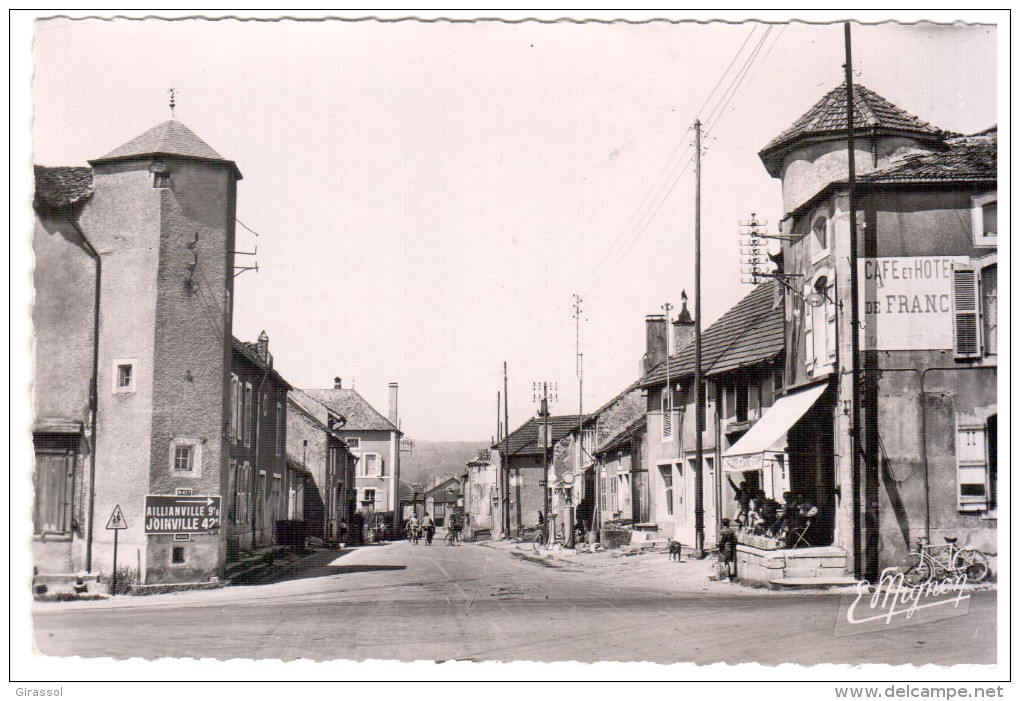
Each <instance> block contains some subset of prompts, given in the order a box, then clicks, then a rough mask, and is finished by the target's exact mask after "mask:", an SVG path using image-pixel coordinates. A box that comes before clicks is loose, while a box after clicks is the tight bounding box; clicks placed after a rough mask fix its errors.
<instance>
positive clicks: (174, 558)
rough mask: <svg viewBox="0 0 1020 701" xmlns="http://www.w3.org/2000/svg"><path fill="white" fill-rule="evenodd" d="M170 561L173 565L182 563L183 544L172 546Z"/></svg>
mask: <svg viewBox="0 0 1020 701" xmlns="http://www.w3.org/2000/svg"><path fill="white" fill-rule="evenodd" d="M170 562H171V563H172V564H174V565H182V564H184V546H182V545H178V546H175V547H174V548H173V552H172V553H171V555H170Z"/></svg>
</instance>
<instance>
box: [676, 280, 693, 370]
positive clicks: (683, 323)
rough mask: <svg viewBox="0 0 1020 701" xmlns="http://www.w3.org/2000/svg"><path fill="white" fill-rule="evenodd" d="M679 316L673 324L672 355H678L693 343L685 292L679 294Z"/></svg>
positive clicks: (691, 325) (690, 319) (691, 322)
mask: <svg viewBox="0 0 1020 701" xmlns="http://www.w3.org/2000/svg"><path fill="white" fill-rule="evenodd" d="M680 300H681V304H680V314H679V316H677V318H676V321H674V322H673V355H680V351H682V350H683V349H684V348H686V347H687V346H689V345H691V344H692V343H694V319H692V318H691V313H690V312H689V311H687V292H686V291H684V292H681V293H680Z"/></svg>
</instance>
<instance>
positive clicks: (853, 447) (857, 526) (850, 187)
mask: <svg viewBox="0 0 1020 701" xmlns="http://www.w3.org/2000/svg"><path fill="white" fill-rule="evenodd" d="M843 38H844V44H845V46H846V63H844V64H843V70H844V72H845V75H846V153H847V168H848V171H849V173H848V176H847V200H848V205H847V206H848V208H849V209H850V237H849V238H850V382H851V385H852V387H851V390H850V392H851V394H850V423H851V426H850V455H851V460H852V462H851V466H852V467H851V471H850V474H851V480H852V482H853V510H854V518H853V524H854V534H853V535H854V576H855V577H856V578H857V579H860V578H861V576H862V575H867V576H869V577H873V576H874V575H875V574H877V573H873V572H870V571H865V568H864V567H863V564H864V563H863V562H862V560H863V559H864V548H863V547H862V545H863V542H862V541H863V537H862V535H863V534H862V529H861V506H862V503H861V502H862V499H861V452H862V451H861V386H860V371H861V370H860V343H861V341H860V318H859V309H858V306H859V302H858V279H857V254H858V251H857V202H856V196H855V195H856V193H855V192H854V185H855V183H854V179H855V172H854V171H855V163H854V88H853V59H852V56H851V51H850V44H851V42H850V23H849V22H846V23H844V24H843ZM864 470H865V471H867V470H868V465H867V461H865V464H864ZM866 479H869V480H870V475H869V476H867V477H866ZM865 491H868V490H865ZM864 502H865V503H864V507H865V508H867V509H869V513H868V515H867V518H866V523H865V525H867V526H870V525H871V523H870V522H871V514H870V504H869V503H867V494H866V495H865V500H864ZM869 562H870V558H869ZM867 569H868V570H870V569H871V568H870V567H868V568H867Z"/></svg>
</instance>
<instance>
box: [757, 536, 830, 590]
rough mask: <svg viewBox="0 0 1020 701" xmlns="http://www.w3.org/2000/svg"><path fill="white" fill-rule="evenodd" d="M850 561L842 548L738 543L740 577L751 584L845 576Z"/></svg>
mask: <svg viewBox="0 0 1020 701" xmlns="http://www.w3.org/2000/svg"><path fill="white" fill-rule="evenodd" d="M846 563H847V557H846V553H845V552H844V551H843V550H842V549H840V548H833V547H828V548H797V549H794V550H763V549H761V548H756V547H753V546H751V545H743V544H739V545H737V578H738V579H739V580H740V581H742V582H748V583H751V584H761V585H766V586H768V585H770V584H771V583H772V582H774V581H775V580H777V579H802V578H833V577H845V576H846Z"/></svg>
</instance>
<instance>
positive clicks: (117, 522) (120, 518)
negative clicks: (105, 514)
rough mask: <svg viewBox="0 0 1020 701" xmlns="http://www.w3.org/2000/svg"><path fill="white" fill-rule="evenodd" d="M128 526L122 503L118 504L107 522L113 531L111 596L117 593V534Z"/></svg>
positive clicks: (107, 528) (109, 529) (107, 526)
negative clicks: (121, 508)
mask: <svg viewBox="0 0 1020 701" xmlns="http://www.w3.org/2000/svg"><path fill="white" fill-rule="evenodd" d="M127 527H128V525H127V521H126V520H125V519H124V513H123V512H122V511H121V510H120V504H117V505H116V506H114V507H113V513H112V514H110V520H109V521H107V522H106V530H108V531H113V584H112V586H111V587H110V596H116V595H117V536H118V535H119V534H120V532H121V531H122V530H124V529H125V528H127Z"/></svg>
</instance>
